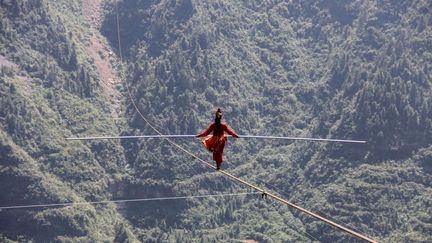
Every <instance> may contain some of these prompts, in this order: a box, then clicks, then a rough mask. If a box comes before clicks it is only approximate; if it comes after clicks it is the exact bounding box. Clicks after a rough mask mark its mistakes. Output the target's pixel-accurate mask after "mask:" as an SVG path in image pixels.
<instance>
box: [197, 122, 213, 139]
mask: <svg viewBox="0 0 432 243" xmlns="http://www.w3.org/2000/svg"><path fill="white" fill-rule="evenodd" d="M213 129H214V123H212V124H210V125H209V126H208V128H207V129H206V130H205V131H204V132H202V133H200V134H198V135H196V137H205V136H207V135H209V134H210V133H211V132H212V131H213Z"/></svg>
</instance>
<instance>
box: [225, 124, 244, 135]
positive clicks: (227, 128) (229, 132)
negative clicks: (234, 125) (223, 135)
mask: <svg viewBox="0 0 432 243" xmlns="http://www.w3.org/2000/svg"><path fill="white" fill-rule="evenodd" d="M223 128H224V131H225V132H227V133H228V134H229V135H232V136H233V137H235V138H240V136H239V135H237V133H235V132H234V131H233V130H231V129H230V128H229V127H228V125H224V126H223Z"/></svg>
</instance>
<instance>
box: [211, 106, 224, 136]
mask: <svg viewBox="0 0 432 243" xmlns="http://www.w3.org/2000/svg"><path fill="white" fill-rule="evenodd" d="M221 120H222V110H221V109H220V108H218V109H217V111H216V114H215V128H214V130H213V135H216V134H218V132H219V129H220V127H221Z"/></svg>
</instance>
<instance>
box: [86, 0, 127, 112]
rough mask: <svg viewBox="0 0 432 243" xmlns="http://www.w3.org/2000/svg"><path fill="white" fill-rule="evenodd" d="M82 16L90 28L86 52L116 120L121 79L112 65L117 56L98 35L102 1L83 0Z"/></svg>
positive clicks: (119, 104) (119, 103)
mask: <svg viewBox="0 0 432 243" xmlns="http://www.w3.org/2000/svg"><path fill="white" fill-rule="evenodd" d="M82 14H83V15H84V17H85V18H86V20H87V21H88V23H89V24H90V26H91V28H92V30H91V33H92V36H91V38H90V45H89V46H87V48H86V52H87V54H88V55H89V56H90V57H92V58H93V59H94V61H95V64H96V68H97V71H98V73H99V77H100V79H101V81H102V88H103V91H104V93H105V96H106V97H107V99H108V100H109V101H110V103H111V104H110V108H111V114H112V117H113V118H114V119H115V120H117V119H118V118H119V116H120V112H121V100H122V95H121V94H120V92H119V90H118V87H119V86H120V85H121V79H120V78H119V76H118V74H117V72H116V70H115V69H114V68H113V65H112V64H113V63H117V62H118V60H117V56H116V55H115V54H114V52H113V51H112V49H111V48H110V46H108V44H107V41H106V39H105V38H104V37H103V36H102V35H101V34H100V33H99V28H100V26H101V21H102V0H83V1H82Z"/></svg>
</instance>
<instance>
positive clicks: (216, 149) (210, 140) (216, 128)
mask: <svg viewBox="0 0 432 243" xmlns="http://www.w3.org/2000/svg"><path fill="white" fill-rule="evenodd" d="M221 120H222V111H221V109H220V108H218V109H217V111H216V117H215V121H214V122H213V123H212V124H210V126H208V128H207V129H206V130H205V131H203V132H202V133H200V134H198V135H196V137H205V136H207V135H209V134H210V133H211V132H212V131H213V136H208V137H207V138H205V139H204V140H202V141H201V142H202V143H203V144H204V146H205V147H206V149H207V150H209V151H210V152H213V160H214V161H216V170H220V166H221V164H222V155H223V150H224V147H225V142H226V141H227V140H228V136H227V135H225V133H224V132H227V133H228V134H229V135H232V136H233V137H235V138H239V135H237V134H236V133H235V132H234V131H233V130H231V129H229V127H228V125H227V124H225V123H222V122H221Z"/></svg>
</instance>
